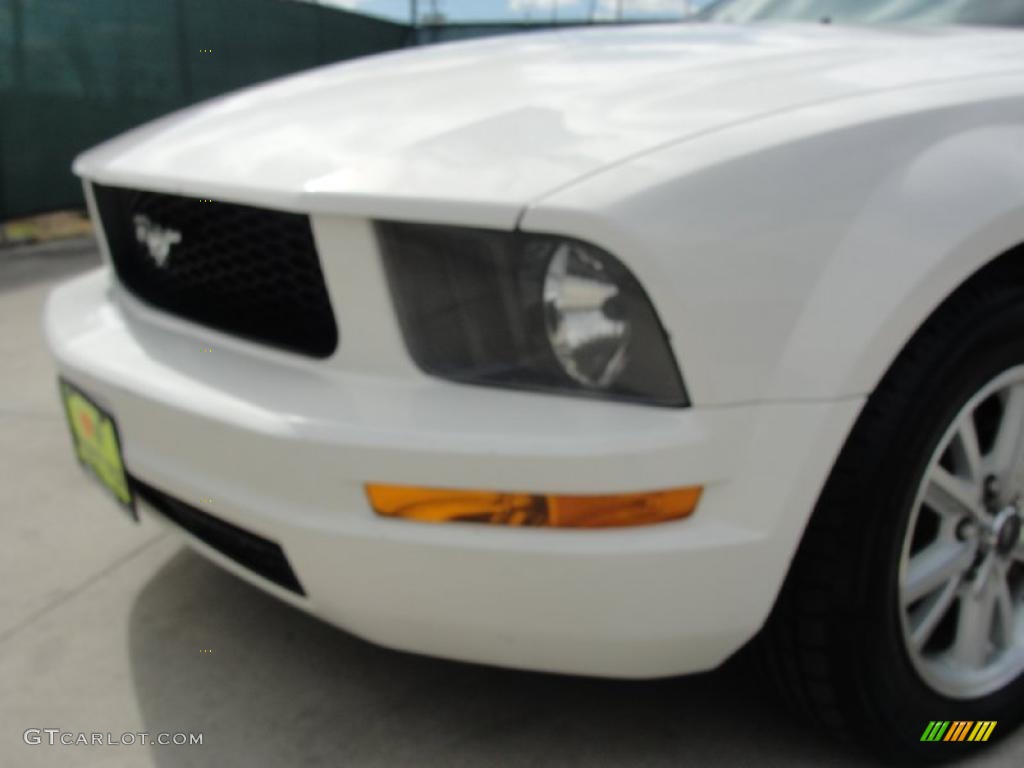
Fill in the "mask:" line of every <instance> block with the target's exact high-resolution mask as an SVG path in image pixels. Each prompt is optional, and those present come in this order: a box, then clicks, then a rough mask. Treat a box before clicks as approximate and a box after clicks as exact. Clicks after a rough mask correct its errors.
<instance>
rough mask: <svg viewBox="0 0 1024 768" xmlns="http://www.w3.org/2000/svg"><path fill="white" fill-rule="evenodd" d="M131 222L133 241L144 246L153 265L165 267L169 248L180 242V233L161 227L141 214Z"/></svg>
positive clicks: (168, 257)
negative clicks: (133, 232)
mask: <svg viewBox="0 0 1024 768" xmlns="http://www.w3.org/2000/svg"><path fill="white" fill-rule="evenodd" d="M132 222H133V223H134V224H135V239H136V240H137V241H138V242H139V243H140V244H142V245H144V246H146V250H147V251H149V256H150V258H151V259H153V263H154V264H156V265H157V266H158V267H163V266H166V264H167V261H168V259H170V257H171V248H173V247H174V246H176V245H177V244H178V243H180V242H181V232H179V231H178V230H176V229H170V228H164V227H161V226H160V225H159V224H157V223H156V222H155V221H153V220H152V219H150V218H149V216H145V215H143V214H138V215H136V216H134V217H133V218H132Z"/></svg>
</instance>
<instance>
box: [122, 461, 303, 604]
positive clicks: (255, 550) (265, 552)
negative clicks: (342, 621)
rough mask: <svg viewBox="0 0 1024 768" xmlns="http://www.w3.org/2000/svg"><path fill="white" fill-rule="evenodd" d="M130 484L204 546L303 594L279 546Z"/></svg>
mask: <svg viewBox="0 0 1024 768" xmlns="http://www.w3.org/2000/svg"><path fill="white" fill-rule="evenodd" d="M131 482H132V487H133V489H134V491H135V493H136V494H137V495H138V497H139V498H141V499H142V500H143V501H145V502H146V503H147V504H149V505H150V506H151V507H153V508H154V509H156V510H157V512H159V513H160V514H162V515H163V516H164V517H166V518H167V519H168V520H170V521H171V522H173V523H175V524H177V525H179V526H180V527H182V528H184V529H185V530H186V531H188V532H189V533H191V534H192V535H193V536H195V537H196V538H197V539H199V540H200V541H202V542H203V543H204V544H206V545H208V546H210V547H212V548H213V549H215V550H217V551H218V552H220V553H221V554H222V555H224V556H225V557H229V558H231V559H232V560H234V561H235V562H236V563H238V564H239V565H241V566H243V567H245V568H248V569H249V570H250V571H252V572H253V573H256V574H257V575H259V576H262V577H263V578H264V579H267V580H268V581H272V582H273V583H274V584H277V585H278V586H279V587H284V588H285V589H287V590H289V591H291V592H295V593H296V594H299V595H305V594H306V592H305V590H303V588H302V585H301V584H300V583H299V580H298V578H297V577H296V576H295V571H293V570H292V567H291V565H289V564H288V558H287V557H285V554H284V550H283V549H281V547H280V546H279V545H278V544H275V543H274V542H273V541H270V540H269V539H264V538H263V537H262V536H257V535H256V534H255V533H252V532H250V531H247V530H245V529H243V528H239V527H238V526H235V525H232V524H231V523H228V522H225V521H224V520H221V519H219V518H216V517H214V516H213V515H210V514H207V513H206V512H203V511H202V510H199V509H196V508H195V507H193V506H191V505H189V504H186V503H185V502H183V501H179V500H178V499H176V498H174V497H173V496H169V495H168V494H166V493H164V492H163V491H159V490H157V489H156V488H153V487H152V486H151V485H147V484H146V483H143V482H142V481H140V480H138V479H137V478H132V480H131Z"/></svg>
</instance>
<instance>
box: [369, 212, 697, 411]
mask: <svg viewBox="0 0 1024 768" xmlns="http://www.w3.org/2000/svg"><path fill="white" fill-rule="evenodd" d="M377 231H378V236H379V239H380V242H381V246H382V250H383V254H384V264H385V269H386V271H387V275H388V280H389V282H390V284H391V291H392V295H393V297H394V301H395V306H396V309H397V312H398V319H399V323H400V325H401V327H402V332H403V334H404V336H405V341H406V345H407V346H408V348H409V352H410V354H411V355H412V357H413V359H414V360H415V361H416V363H417V365H419V366H420V367H421V368H422V369H423V370H424V371H426V372H428V373H431V374H434V375H437V376H443V377H445V378H448V379H454V380H458V381H464V382H470V383H476V384H489V385H492V386H507V387H516V388H520V389H538V390H545V391H553V392H569V393H574V394H584V395H591V396H597V397H606V398H615V399H624V400H634V401H641V402H645V403H651V404H655V405H667V406H682V405H686V404H687V399H686V394H685V391H684V389H683V382H682V378H681V377H680V375H679V370H678V368H677V367H676V363H675V359H674V357H673V356H672V352H671V350H670V348H669V344H668V338H667V336H666V334H665V331H664V329H663V328H662V326H661V323H660V322H659V320H658V317H657V315H656V314H655V312H654V308H653V307H652V306H651V302H650V300H649V299H648V298H647V294H646V293H644V290H643V288H641V287H640V284H639V282H637V280H636V278H635V277H633V275H632V273H630V272H629V270H628V269H626V267H625V266H624V265H623V264H622V263H621V262H619V261H618V260H617V259H616V258H614V257H613V256H612V255H611V254H609V253H607V252H605V251H603V250H601V249H600V248H598V247H596V246H594V245H590V244H588V243H584V242H581V241H579V240H573V239H569V238H562V237H554V236H545V235H528V234H524V233H505V232H494V231H490V230H479V229H462V228H455V227H440V226H427V225H419V224H394V223H379V224H378V225H377Z"/></svg>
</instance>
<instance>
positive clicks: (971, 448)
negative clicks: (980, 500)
mask: <svg viewBox="0 0 1024 768" xmlns="http://www.w3.org/2000/svg"><path fill="white" fill-rule="evenodd" d="M956 436H957V440H958V441H959V443H960V448H961V450H962V451H963V460H964V464H965V466H964V470H966V472H967V474H968V475H970V477H971V480H973V481H974V482H975V483H977V484H978V485H979V486H980V484H981V481H982V479H983V478H984V471H983V470H982V466H981V449H980V448H979V447H978V430H977V429H976V428H975V426H974V415H973V414H972V413H966V414H964V416H963V418H961V419H960V424H959V425H958V426H957V430H956Z"/></svg>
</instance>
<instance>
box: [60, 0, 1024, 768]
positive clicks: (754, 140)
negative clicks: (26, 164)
mask: <svg viewBox="0 0 1024 768" xmlns="http://www.w3.org/2000/svg"><path fill="white" fill-rule="evenodd" d="M897 22H902V23H897ZM1022 23H1024V3H1022V2H991V0H975V1H973V2H972V1H971V0H956V1H954V0H944V1H941V2H933V3H907V2H893V1H892V0H871V1H869V2H856V3H855V2H853V1H852V0H849V1H843V0H820V1H817V2H807V1H805V0H802V1H800V2H797V1H796V0H792V1H791V2H765V1H763V0H731V1H727V2H723V3H718V4H716V5H714V6H712V7H711V8H710V9H709V10H708V11H706V12H705V14H704V18H703V20H699V23H686V24H672V25H652V26H633V27H629V28H608V27H605V28H595V29H582V30H576V31H559V32H548V33H540V34H531V35H523V36H512V37H505V38H501V39H489V40H484V41H476V42H469V43H460V44H452V45H442V46H438V47H433V48H428V49H420V50H414V51H406V52H400V53H394V54H388V55H382V56H375V57H371V58H367V59H364V60H361V61H357V62H354V63H345V64H340V65H336V66H329V67H325V68H322V69H318V70H315V71H312V72H308V73H305V74H301V75H298V76H294V77H288V78H285V79H282V80H278V81H276V82H273V83H270V84H267V85H261V86H258V87H254V88H250V89H247V90H243V91H240V92H238V93H234V94H231V95H228V96H224V97H221V98H217V99H214V100H212V101H209V102H206V103H203V104H200V105H198V106H195V107H192V108H190V109H186V110H184V111H182V112H179V113H177V114H175V115H172V116H170V117H167V118H164V119H161V120H157V121H156V122H153V123H151V124H149V125H146V126H144V127H142V128H139V129H138V130H135V131H132V132H130V133H128V134H126V135H124V136H121V137H119V138H116V139H114V140H112V141H110V142H108V143H106V144H103V145H102V146H100V147H97V148H95V149H93V150H91V151H89V152H87V153H85V154H83V155H82V156H81V157H79V158H78V159H77V161H76V163H75V166H74V167H75V171H76V173H77V174H79V175H80V176H81V177H82V178H83V180H84V183H85V191H86V195H87V199H88V203H89V208H90V211H91V213H92V216H93V218H94V220H95V222H96V224H97V232H98V234H99V239H100V245H101V250H102V252H103V255H104V259H105V266H103V267H102V268H101V269H97V270H96V271H93V272H91V273H88V274H86V275H83V276H81V277H78V278H76V279H74V280H71V281H70V282H68V283H66V284H64V285H62V286H61V287H59V288H58V289H57V290H56V291H55V292H54V293H53V295H52V296H51V298H50V300H49V303H48V305H47V308H46V317H45V325H46V332H47V337H48V340H49V344H50V346H51V347H52V350H53V354H54V355H55V357H56V360H57V364H58V368H59V374H60V377H61V380H62V393H63V397H64V401H65V404H66V407H67V412H68V416H69V420H70V424H71V429H72V433H73V436H74V440H75V446H76V450H77V453H78V456H79V458H80V459H81V461H82V462H83V463H84V464H85V465H86V466H87V467H88V468H90V469H91V470H93V471H94V472H95V473H96V474H97V475H98V476H99V477H100V479H101V480H102V481H103V482H104V484H105V485H106V486H107V488H108V489H110V491H111V492H112V493H113V494H114V495H115V496H116V497H117V498H118V499H119V500H120V501H121V502H123V504H124V505H125V507H126V508H127V509H128V510H129V511H131V513H132V514H136V513H137V512H138V511H141V512H143V513H145V514H153V515H155V516H156V517H157V518H158V519H160V520H163V521H166V522H168V523H169V524H170V525H171V526H172V527H173V528H174V529H175V530H178V531H179V532H181V534H182V535H183V536H184V538H185V539H186V540H187V541H188V542H189V543H190V544H192V545H193V546H194V547H195V548H196V549H198V550H199V551H200V552H202V553H203V554H205V555H207V556H208V557H210V558H211V559H212V560H214V561H215V562H218V563H220V564H221V565H223V566H224V567H225V568H227V569H229V570H231V571H234V572H235V573H237V574H239V575H240V576H242V577H244V578H246V579H248V580H250V581H251V582H253V583H254V584H256V585H258V586H260V587H262V588H263V589H266V590H267V591H269V592H271V593H273V594H275V595H277V596H279V597H280V598H282V599H283V600H286V601H288V602H289V603H291V604H293V605H295V606H298V607H300V608H302V609H304V610H307V611H310V612H313V613H315V614H317V615H318V616H322V617H324V618H325V619H327V620H329V621H331V622H333V623H335V624H337V625H338V626H340V627H343V628H345V629H347V630H349V631H351V632H353V633H355V634H357V635H359V636H361V637H365V638H367V639H370V640H372V641H374V642H377V643H381V644H383V645H386V646H391V647H393V648H399V649H405V650H409V651H415V652H420V653H425V654H432V655H437V656H443V657H449V658H453V659H464V660H471V661H476V662H484V663H488V664H496V665H503V666H509V667H518V668H525V669H534V670H548V671H556V672H563V673H579V674H586V675H599V676H609V677H623V678H652V677H660V676H667V675H677V674H680V673H688V672H696V671H700V670H707V669H711V668H714V667H716V666H718V665H720V664H721V663H722V662H723V661H725V660H726V659H727V658H729V657H730V656H731V655H732V654H734V653H735V652H736V651H737V650H739V649H740V648H742V647H744V646H745V645H746V644H748V642H749V641H751V640H752V639H754V638H755V637H756V638H757V639H758V644H757V645H758V646H759V647H760V648H761V649H762V652H763V657H764V658H765V659H767V660H768V662H769V666H770V668H771V669H772V670H774V671H775V672H776V673H777V674H778V676H779V678H780V679H781V680H783V682H784V685H785V686H786V687H787V689H788V690H789V691H790V692H791V693H792V694H793V697H794V698H795V699H796V700H797V701H798V702H801V703H803V704H804V705H807V706H808V708H809V709H810V710H811V711H812V712H813V713H814V715H815V716H816V717H818V718H819V719H821V720H822V721H824V722H826V723H828V724H829V725H832V726H835V727H837V728H840V729H845V731H846V732H847V733H852V734H854V735H857V734H859V735H861V736H863V739H862V741H866V742H870V743H871V744H872V745H874V746H875V747H877V748H879V749H883V750H885V751H886V752H887V753H888V754H890V755H896V756H908V755H916V756H918V757H925V758H928V757H934V758H936V759H939V758H947V757H949V756H951V755H955V754H959V752H958V750H966V749H971V748H973V747H975V746H977V745H978V744H980V743H981V742H983V741H986V740H988V739H989V738H990V737H991V738H992V739H995V738H998V737H999V736H1001V735H1003V734H1006V733H1008V732H1009V731H1011V730H1012V729H1013V727H1014V726H1015V725H1016V724H1017V723H1018V722H1019V721H1020V719H1021V717H1022V714H1024V541H1022V534H1021V529H1022V519H1024V518H1022V511H1021V510H1022V493H1024V251H1022V250H1021V247H1022V244H1024V34H1022V32H1020V31H1016V30H1014V29H1011V27H1012V26H1014V25H1016V24H1022ZM964 723H968V724H969V725H963V724H964ZM994 723H995V724H994ZM943 724H945V726H943ZM951 750H952V751H951Z"/></svg>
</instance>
